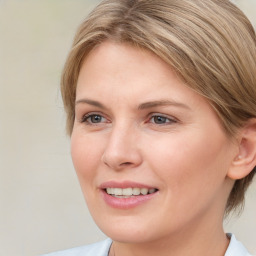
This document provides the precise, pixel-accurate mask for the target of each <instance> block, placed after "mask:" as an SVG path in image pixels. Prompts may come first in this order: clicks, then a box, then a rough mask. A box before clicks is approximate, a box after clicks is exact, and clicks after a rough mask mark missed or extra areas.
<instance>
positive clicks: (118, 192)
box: [104, 188, 158, 198]
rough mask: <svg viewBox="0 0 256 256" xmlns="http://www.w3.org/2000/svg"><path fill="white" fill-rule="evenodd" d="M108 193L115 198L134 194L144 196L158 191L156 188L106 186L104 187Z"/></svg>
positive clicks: (133, 195)
mask: <svg viewBox="0 0 256 256" xmlns="http://www.w3.org/2000/svg"><path fill="white" fill-rule="evenodd" d="M104 190H105V192H106V193H107V194H108V195H111V196H113V197H117V198H129V197H135V196H145V195H148V194H153V193H156V192H157V191H158V189H156V188H149V189H148V188H106V189H104Z"/></svg>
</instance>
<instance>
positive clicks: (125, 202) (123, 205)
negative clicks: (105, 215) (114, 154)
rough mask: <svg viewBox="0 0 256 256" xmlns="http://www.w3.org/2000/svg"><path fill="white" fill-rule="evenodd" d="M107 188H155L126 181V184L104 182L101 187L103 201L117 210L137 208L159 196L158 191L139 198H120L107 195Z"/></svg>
mask: <svg viewBox="0 0 256 256" xmlns="http://www.w3.org/2000/svg"><path fill="white" fill-rule="evenodd" d="M106 188H148V189H150V188H154V187H152V186H148V185H144V184H141V183H137V182H131V181H124V182H116V181H108V182H104V183H102V184H101V185H100V192H101V195H102V197H103V200H104V201H105V202H106V204H107V205H109V206H111V207H113V208H117V209H123V210H127V209H131V208H134V207H137V206H139V205H141V204H143V203H146V202H148V201H149V200H150V199H153V198H154V197H155V196H156V195H157V194H158V191H157V192H155V193H152V194H147V195H144V196H143V195H138V196H131V197H129V198H118V197H114V196H111V195H109V194H107V192H106V191H105V189H106Z"/></svg>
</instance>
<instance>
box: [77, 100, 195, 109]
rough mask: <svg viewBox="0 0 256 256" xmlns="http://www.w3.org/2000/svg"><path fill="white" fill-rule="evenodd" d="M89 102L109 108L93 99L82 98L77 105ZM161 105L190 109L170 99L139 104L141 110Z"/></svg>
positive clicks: (102, 107)
mask: <svg viewBox="0 0 256 256" xmlns="http://www.w3.org/2000/svg"><path fill="white" fill-rule="evenodd" d="M81 103H84V104H89V105H92V106H95V107H98V108H101V109H107V107H106V106H105V105H103V104H102V103H100V102H99V101H96V100H91V99H80V100H77V101H76V103H75V104H76V105H77V104H81ZM161 106H176V107H181V108H185V109H190V107H189V106H187V105H186V104H183V103H180V102H176V101H170V100H156V101H149V102H145V103H141V104H140V105H139V106H138V109H139V110H143V109H148V108H154V107H161Z"/></svg>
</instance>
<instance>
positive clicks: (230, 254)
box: [225, 234, 252, 256]
mask: <svg viewBox="0 0 256 256" xmlns="http://www.w3.org/2000/svg"><path fill="white" fill-rule="evenodd" d="M228 236H229V237H230V243H229V246H228V249H227V251H226V253H225V256H252V255H251V254H250V253H249V252H248V251H247V250H246V248H245V247H244V246H243V244H242V243H241V242H239V241H238V240H237V239H236V237H235V235H233V234H228Z"/></svg>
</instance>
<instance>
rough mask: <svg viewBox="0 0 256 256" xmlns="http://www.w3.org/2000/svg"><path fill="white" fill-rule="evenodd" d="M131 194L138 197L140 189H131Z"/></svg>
mask: <svg viewBox="0 0 256 256" xmlns="http://www.w3.org/2000/svg"><path fill="white" fill-rule="evenodd" d="M132 194H133V195H135V196H138V195H139V194H140V189H139V188H133V189H132Z"/></svg>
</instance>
